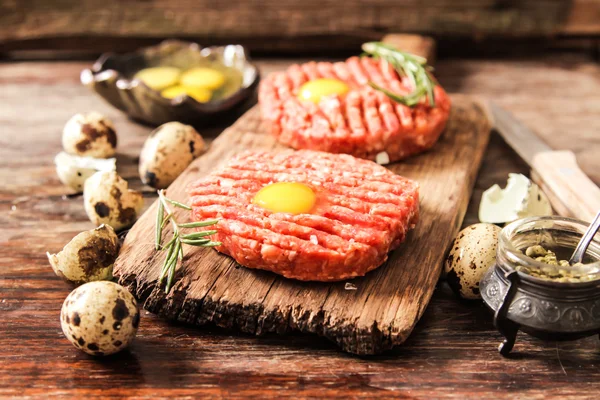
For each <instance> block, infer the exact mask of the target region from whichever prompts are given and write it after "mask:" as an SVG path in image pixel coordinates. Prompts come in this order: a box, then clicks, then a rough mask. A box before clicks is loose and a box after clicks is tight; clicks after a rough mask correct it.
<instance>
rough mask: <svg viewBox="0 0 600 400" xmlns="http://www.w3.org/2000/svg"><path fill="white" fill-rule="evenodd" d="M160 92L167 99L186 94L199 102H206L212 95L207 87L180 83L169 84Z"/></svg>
mask: <svg viewBox="0 0 600 400" xmlns="http://www.w3.org/2000/svg"><path fill="white" fill-rule="evenodd" d="M160 94H161V95H162V96H163V97H166V98H167V99H174V98H175V97H178V96H181V95H184V94H186V95H188V96H190V97H191V98H193V99H194V100H196V101H198V102H200V103H206V102H207V101H209V100H210V98H211V96H212V93H211V91H210V90H208V89H204V88H201V87H193V86H181V85H177V86H171V87H170V88H167V89H165V90H163V91H162V92H160Z"/></svg>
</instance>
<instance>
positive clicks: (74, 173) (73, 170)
mask: <svg viewBox="0 0 600 400" xmlns="http://www.w3.org/2000/svg"><path fill="white" fill-rule="evenodd" d="M116 161H117V160H116V159H115V158H92V157H80V156H74V155H72V154H69V153H66V152H64V151H62V152H60V153H58V154H57V155H56V157H54V164H56V174H57V175H58V178H59V179H60V181H61V182H62V183H64V184H65V185H67V186H69V187H70V188H71V189H73V190H76V191H77V192H78V193H81V192H83V184H84V183H85V181H86V179H87V178H89V177H90V176H92V175H94V174H95V173H96V172H97V171H114V170H116V169H117V166H116Z"/></svg>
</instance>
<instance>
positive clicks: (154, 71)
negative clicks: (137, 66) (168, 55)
mask: <svg viewBox="0 0 600 400" xmlns="http://www.w3.org/2000/svg"><path fill="white" fill-rule="evenodd" d="M180 74H181V71H180V70H179V69H178V68H175V67H152V68H144V69H142V70H140V71H138V72H137V73H136V74H135V78H137V79H139V80H141V81H142V82H144V83H145V84H146V86H148V87H149V88H151V89H154V90H163V89H164V88H167V87H169V86H172V85H175V84H176V83H177V81H178V80H179V75H180Z"/></svg>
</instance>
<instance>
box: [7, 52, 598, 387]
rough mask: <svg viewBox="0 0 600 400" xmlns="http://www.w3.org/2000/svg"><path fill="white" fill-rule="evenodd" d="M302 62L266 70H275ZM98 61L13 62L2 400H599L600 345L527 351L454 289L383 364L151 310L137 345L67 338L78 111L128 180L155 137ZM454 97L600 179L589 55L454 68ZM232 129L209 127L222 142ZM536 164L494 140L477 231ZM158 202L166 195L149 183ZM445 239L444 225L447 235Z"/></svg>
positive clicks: (522, 340)
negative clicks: (62, 154) (115, 138)
mask: <svg viewBox="0 0 600 400" xmlns="http://www.w3.org/2000/svg"><path fill="white" fill-rule="evenodd" d="M291 61H292V60H264V61H260V60H259V62H258V64H259V66H260V67H261V69H262V72H263V73H268V72H269V71H272V70H276V69H281V68H283V67H285V66H286V65H287V64H289V63H290V62H291ZM89 64H90V62H89V61H86V62H64V61H63V62H21V63H16V62H11V63H3V64H0V316H1V317H2V322H1V323H0V396H1V397H9V396H17V397H46V396H48V397H67V396H74V397H75V398H79V397H83V396H87V397H105V396H109V395H113V396H118V397H125V396H133V397H138V398H139V397H153V398H154V397H189V398H195V397H199V396H204V397H227V396H231V397H278V398H280V397H288V396H289V397H322V396H332V397H342V398H352V397H369V398H374V397H381V398H389V397H400V398H432V397H433V398H439V397H456V398H465V397H477V398H515V397H527V398H546V397H552V396H555V397H557V398H594V397H596V396H597V395H598V390H600V351H599V350H600V345H599V343H598V338H596V337H592V338H587V339H583V340H579V341H576V342H563V343H558V342H542V341H540V340H537V339H534V338H531V337H528V336H526V335H524V334H520V335H519V337H518V339H517V344H516V346H515V349H514V354H513V355H512V356H511V357H510V358H508V359H504V358H502V357H501V356H500V355H499V354H498V353H497V351H496V348H497V345H498V343H499V342H500V340H501V338H500V335H499V334H498V333H497V332H496V331H495V330H494V328H493V326H492V321H491V314H490V313H489V312H488V311H487V309H486V308H485V307H484V305H483V304H482V303H481V302H479V301H476V302H465V301H459V300H457V298H456V297H455V296H454V295H453V293H452V292H451V291H450V290H449V289H448V287H447V285H446V284H445V283H440V284H439V285H438V288H437V289H436V292H435V294H434V296H433V299H432V301H431V303H430V305H429V307H428V309H427V310H426V312H425V315H424V317H423V318H422V320H421V321H420V322H419V323H418V325H417V327H416V329H415V331H414V332H413V334H412V336H411V337H410V338H409V339H408V341H407V342H406V343H405V344H404V345H402V346H400V347H397V348H395V349H394V350H393V351H391V352H389V353H386V354H384V355H382V356H377V357H368V358H359V357H355V356H351V355H347V354H344V353H342V352H340V351H339V350H337V349H336V347H335V346H334V345H333V344H331V343H329V342H328V341H326V340H325V339H322V338H319V337H314V336H304V335H289V336H266V337H259V338H255V337H250V336H244V335H240V334H232V333H230V332H225V331H222V330H218V329H216V328H210V327H207V328H202V329H197V328H191V327H186V326H181V325H172V324H168V323H166V322H163V321H161V320H160V319H158V318H156V317H154V316H153V315H150V314H148V313H146V312H142V315H143V318H142V321H141V325H140V329H139V332H138V337H137V340H136V342H135V343H134V345H133V346H132V347H131V349H130V350H129V351H126V352H124V353H122V354H118V355H116V356H112V357H108V358H104V359H96V358H92V357H89V356H87V355H86V354H83V353H80V352H79V351H77V350H76V349H75V348H74V347H72V346H71V344H70V343H69V342H68V341H67V340H66V339H65V338H64V337H63V335H62V332H61V329H60V322H59V310H60V307H61V305H62V301H63V300H64V298H65V297H66V296H67V294H68V293H69V291H70V289H69V287H67V286H66V285H65V284H64V283H63V282H62V281H60V280H59V279H58V278H56V277H55V276H54V274H53V272H52V270H51V268H50V266H49V264H48V261H47V259H46V256H45V252H46V251H51V252H56V251H58V250H60V249H61V248H62V246H63V245H64V244H65V243H66V242H67V241H68V240H70V239H71V238H72V237H73V236H74V235H75V234H77V233H78V232H80V231H82V230H86V229H91V228H92V224H91V223H90V222H89V221H88V219H87V218H86V215H85V212H84V210H83V205H82V198H81V197H80V196H78V197H72V196H66V194H67V193H68V191H67V190H66V189H65V187H63V186H62V185H61V184H60V182H59V181H58V179H57V178H56V175H55V173H54V167H53V162H52V159H53V157H54V155H55V154H56V153H57V152H59V151H60V149H61V144H60V134H61V130H62V126H63V125H64V123H65V122H66V120H67V119H68V118H69V117H70V116H71V115H72V114H74V113H77V112H85V111H89V110H98V111H100V112H103V113H106V114H107V115H108V116H109V117H111V118H112V119H113V120H114V121H115V124H116V127H117V131H118V135H119V164H120V167H119V168H120V173H121V174H122V175H124V176H125V177H127V178H128V179H129V180H130V182H131V185H132V186H133V187H136V188H142V187H143V186H142V185H141V183H140V182H139V179H137V177H136V175H137V174H136V168H137V164H136V163H137V157H138V153H139V149H140V147H141V144H142V143H143V140H144V138H145V137H146V135H147V134H148V132H149V131H150V128H148V127H146V126H141V125H138V124H135V123H133V122H131V121H129V120H127V118H126V117H124V116H123V115H121V114H120V113H119V112H117V111H115V110H113V109H111V108H110V107H109V106H108V105H106V104H104V103H103V102H102V100H101V99H100V98H98V97H96V96H95V95H93V94H92V93H90V92H88V90H87V89H86V88H85V87H83V86H82V85H80V84H79V78H78V77H79V71H80V70H81V69H82V68H84V67H85V66H88V65H89ZM437 70H438V73H437V76H438V77H439V79H440V81H441V83H442V84H443V85H444V86H445V87H446V88H447V89H448V90H449V91H450V92H464V93H472V94H478V95H481V96H484V97H487V98H492V99H494V100H496V101H497V102H498V103H499V104H500V105H502V106H505V107H506V108H507V109H509V110H511V111H513V112H514V113H515V114H516V115H517V116H518V117H519V118H521V119H522V120H523V121H524V122H526V123H527V124H528V125H530V126H531V127H532V128H533V129H534V130H536V131H538V132H539V133H540V135H541V136H543V137H544V139H545V140H546V141H547V142H548V143H549V144H550V145H551V146H552V147H554V148H568V149H571V150H573V151H575V152H576V154H577V156H578V160H579V161H580V163H581V165H582V167H583V169H584V170H585V171H586V172H587V173H588V174H589V175H590V176H591V177H592V179H593V180H594V181H595V182H596V183H599V182H600V168H599V167H600V162H599V161H598V156H600V134H599V132H600V117H599V116H600V95H599V93H600V67H599V66H598V64H596V63H595V62H593V61H592V60H590V59H588V58H587V56H585V55H581V54H551V55H548V56H544V57H542V58H533V59H529V60H440V61H439V62H438V64H437ZM222 128H223V127H222V126H218V127H215V128H212V129H209V130H206V132H204V133H206V134H207V136H211V135H215V134H216V133H218V132H219V130H221V129H222ZM508 172H522V173H527V172H528V168H527V166H526V165H525V164H524V163H523V161H521V160H520V159H519V158H518V157H517V156H516V155H515V153H514V152H513V151H512V150H511V149H510V148H509V147H507V145H506V144H505V143H504V142H503V140H502V139H501V138H500V137H499V136H498V135H497V134H494V135H492V139H491V142H490V145H489V149H488V151H487V155H486V157H485V159H484V164H483V166H482V169H481V171H480V174H479V178H478V180H477V184H476V188H475V193H474V195H473V197H472V199H471V203H470V206H469V210H468V213H467V216H466V219H465V225H467V224H470V223H474V222H476V220H477V217H476V214H477V205H478V202H479V198H480V195H481V191H482V190H484V189H486V188H488V187H489V186H490V185H492V184H493V183H500V184H502V183H503V182H504V181H505V179H506V176H507V173H508ZM146 192H147V194H146V195H145V196H146V197H147V199H148V201H147V205H148V204H150V200H151V199H152V198H153V195H152V193H151V192H150V191H149V190H148V189H147V188H146ZM440 229H444V227H440Z"/></svg>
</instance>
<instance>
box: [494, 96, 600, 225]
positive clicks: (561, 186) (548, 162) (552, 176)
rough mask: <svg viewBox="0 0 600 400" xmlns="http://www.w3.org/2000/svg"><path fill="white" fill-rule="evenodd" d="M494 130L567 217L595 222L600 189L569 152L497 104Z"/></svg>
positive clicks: (599, 205) (553, 204)
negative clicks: (544, 138) (553, 143)
mask: <svg viewBox="0 0 600 400" xmlns="http://www.w3.org/2000/svg"><path fill="white" fill-rule="evenodd" d="M488 108H489V110H490V112H491V114H492V118H493V119H494V121H493V123H494V128H495V129H496V130H497V131H498V133H500V135H501V136H502V137H504V139H505V140H506V142H507V143H508V144H509V145H510V147H512V148H513V149H514V150H515V151H516V152H517V154H519V156H521V158H523V160H525V161H526V162H527V164H529V166H530V167H531V169H532V171H531V176H532V178H533V180H534V182H536V183H537V184H538V185H540V186H541V187H542V188H543V189H544V192H545V193H546V194H547V195H548V198H549V200H550V203H551V204H552V207H553V208H554V210H555V211H556V212H558V213H560V214H561V215H563V216H573V217H575V218H578V219H581V220H583V221H591V220H592V219H593V218H594V215H596V213H597V212H598V210H600V188H598V186H596V184H595V183H594V182H592V180H591V179H590V178H588V177H587V176H586V175H585V173H584V172H583V171H582V170H581V169H580V168H579V166H578V165H577V160H576V158H575V154H574V153H573V152H572V151H569V150H553V149H551V148H550V146H548V145H547V144H546V143H544V142H543V141H542V140H541V139H540V138H539V137H538V136H537V135H536V134H535V133H533V132H532V131H531V130H530V129H529V128H527V127H526V126H525V125H523V124H522V123H521V122H519V121H518V120H517V119H515V117H513V116H512V115H511V114H510V113H509V112H507V111H505V110H503V109H502V108H501V107H499V106H498V105H496V104H494V103H493V102H491V101H490V102H489V103H488Z"/></svg>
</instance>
